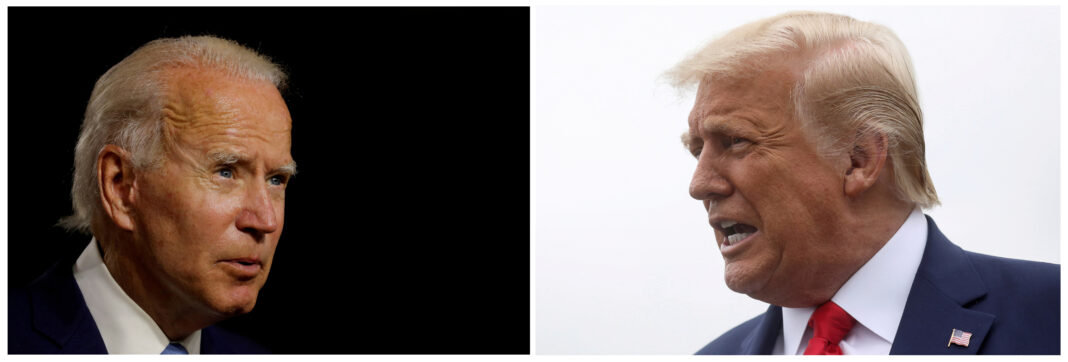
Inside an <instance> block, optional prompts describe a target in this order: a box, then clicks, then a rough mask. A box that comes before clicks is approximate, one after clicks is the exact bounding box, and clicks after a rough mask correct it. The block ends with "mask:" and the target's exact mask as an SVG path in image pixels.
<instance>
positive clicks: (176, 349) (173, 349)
mask: <svg viewBox="0 0 1068 362" xmlns="http://www.w3.org/2000/svg"><path fill="white" fill-rule="evenodd" d="M160 354H189V351H186V350H185V347H182V345H180V344H178V343H177V342H171V344H168V345H167V348H164V349H163V352H161V353H160Z"/></svg>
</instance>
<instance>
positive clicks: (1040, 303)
mask: <svg viewBox="0 0 1068 362" xmlns="http://www.w3.org/2000/svg"><path fill="white" fill-rule="evenodd" d="M1060 269H1061V268H1060V265H1057V264H1049V263H1039V262H1033V261H1024V260H1014V259H1005V258H999V257H994V256H989V255H983V254H976V253H972V252H968V251H964V250H963V249H961V248H960V247H958V246H956V245H954V244H953V243H951V242H949V239H947V238H946V236H945V235H942V232H941V231H939V230H938V227H937V226H935V223H934V220H932V219H931V217H929V216H928V217H927V246H926V248H925V249H924V251H923V259H921V261H920V267H919V269H918V270H917V272H916V279H915V280H914V281H913V282H912V290H911V291H910V292H909V296H908V300H907V301H906V302H905V311H904V313H903V314H902V315H901V322H900V324H899V325H898V329H897V335H896V336H895V337H894V344H893V347H891V349H890V354H928V355H934V354H1060V350H1061V349H1060V340H1061V334H1060V331H1061V328H1060V321H1061V313H1060V311H1061V307H1060V305H1061V303H1060V301H1061V289H1060V288H1061V282H1060ZM953 329H959V330H963V331H966V332H970V333H972V337H971V341H970V343H969V345H968V347H961V346H957V345H952V346H949V347H947V346H946V345H947V343H948V342H949V337H950V333H952V331H953ZM781 331H782V308H781V307H778V306H770V307H769V308H768V310H767V312H765V313H764V314H763V315H760V316H757V317H756V318H753V319H750V320H749V321H747V322H745V323H742V324H741V325H739V326H737V327H735V328H734V329H731V330H730V331H728V332H727V333H725V334H723V336H720V337H719V338H717V339H716V340H714V341H712V342H711V343H709V344H708V345H706V346H705V347H704V348H702V349H701V350H700V351H698V352H697V354H771V351H772V348H774V347H775V343H776V342H777V339H778V338H779V334H780V332H781Z"/></svg>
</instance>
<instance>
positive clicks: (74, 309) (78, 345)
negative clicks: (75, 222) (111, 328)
mask: <svg viewBox="0 0 1068 362" xmlns="http://www.w3.org/2000/svg"><path fill="white" fill-rule="evenodd" d="M71 265H73V262H72V261H70V260H65V261H64V262H60V263H59V264H57V265H56V266H54V267H52V269H50V270H49V271H48V272H47V273H45V274H44V275H43V276H41V277H40V278H38V279H37V280H35V281H34V282H33V283H32V284H30V286H29V294H30V304H31V306H32V307H31V308H32V312H31V313H32V318H33V327H34V329H36V330H37V331H38V332H39V333H41V334H43V335H45V336H46V337H48V338H49V339H51V340H52V342H54V343H55V344H56V345H57V346H58V347H59V349H58V351H57V352H58V353H78V354H90V353H108V352H107V348H106V347H105V346H104V339H103V338H101V337H100V331H99V330H98V329H97V328H96V321H94V320H93V317H92V315H90V314H89V308H88V307H87V306H86V305H85V299H84V298H83V297H82V292H81V290H79V289H78V284H77V282H75V281H74V274H73V273H72V272H71V270H70V266H71Z"/></svg>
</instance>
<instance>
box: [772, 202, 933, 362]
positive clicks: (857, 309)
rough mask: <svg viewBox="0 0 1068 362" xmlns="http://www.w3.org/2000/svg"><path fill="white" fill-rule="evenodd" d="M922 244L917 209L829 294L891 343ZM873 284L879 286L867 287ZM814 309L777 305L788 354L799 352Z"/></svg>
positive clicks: (922, 228)
mask: <svg viewBox="0 0 1068 362" xmlns="http://www.w3.org/2000/svg"><path fill="white" fill-rule="evenodd" d="M926 245H927V220H926V219H925V218H924V217H923V212H921V211H920V209H919V208H916V209H913V210H912V212H911V213H910V214H909V216H908V218H907V219H905V223H904V224H902V225H901V228H899V229H898V230H897V232H896V233H894V236H893V237H891V238H890V240H889V241H887V242H886V245H883V247H882V249H879V252H877V253H875V255H874V256H872V257H871V259H870V260H868V262H867V263H865V264H864V266H862V267H860V269H859V270H857V272H856V273H854V274H853V276H852V277H850V278H849V280H847V281H846V282H845V284H843V285H842V287H841V288H839V289H838V292H837V293H835V295H834V297H832V298H831V300H832V301H834V302H835V304H838V305H839V306H840V307H842V309H844V310H845V311H846V312H848V313H849V314H850V315H851V316H853V318H855V319H856V320H857V323H860V324H862V325H864V326H865V327H867V328H868V329H869V330H871V331H872V332H874V333H875V334H876V335H878V336H879V337H881V338H882V339H884V340H886V341H887V342H889V343H891V344H893V343H894V336H895V335H896V334H897V327H898V323H899V322H900V321H901V315H902V314H904V312H905V302H906V301H908V296H909V291H910V290H911V289H912V282H913V280H914V279H915V278H916V270H917V269H919V267H920V260H921V259H922V258H923V249H924V247H925V246H926ZM873 285H877V286H879V287H878V288H872V287H871V286H873ZM815 310H816V308H815V307H808V308H786V307H783V308H782V317H783V318H782V324H783V343H784V346H783V347H784V350H785V351H787V354H793V352H792V351H796V350H798V348H799V347H800V346H801V340H802V338H803V337H804V335H805V330H806V329H807V327H808V319H809V317H811V316H812V312H813V311H815Z"/></svg>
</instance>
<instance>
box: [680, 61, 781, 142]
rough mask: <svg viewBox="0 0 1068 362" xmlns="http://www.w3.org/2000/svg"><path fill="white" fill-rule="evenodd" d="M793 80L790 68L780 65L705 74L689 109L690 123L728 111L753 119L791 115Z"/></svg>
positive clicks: (726, 113) (700, 122) (707, 120)
mask: <svg viewBox="0 0 1068 362" xmlns="http://www.w3.org/2000/svg"><path fill="white" fill-rule="evenodd" d="M795 80H796V76H795V73H794V71H793V70H792V69H790V68H789V67H783V66H769V67H768V68H767V69H765V70H762V71H760V72H757V73H755V74H747V75H744V76H732V77H711V76H709V77H705V78H704V79H702V81H701V83H700V86H699V87H698V90H697V97H696V99H695V101H694V107H693V110H691V111H690V119H689V122H690V126H691V127H698V126H701V125H704V124H703V123H708V122H715V121H716V120H717V119H719V117H714V116H725V115H729V114H739V115H741V116H743V117H745V118H757V119H766V118H768V116H769V115H771V114H776V115H785V114H791V113H792V111H793V105H792V104H791V103H792V102H791V99H792V93H793V89H794V84H795V83H796V82H795ZM746 116H747V117H746Z"/></svg>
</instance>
